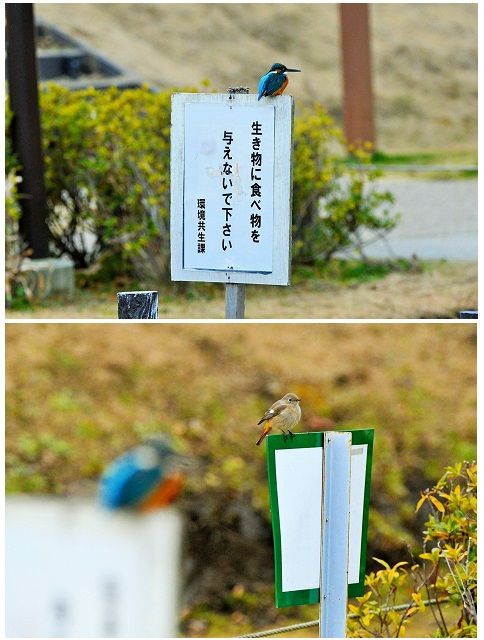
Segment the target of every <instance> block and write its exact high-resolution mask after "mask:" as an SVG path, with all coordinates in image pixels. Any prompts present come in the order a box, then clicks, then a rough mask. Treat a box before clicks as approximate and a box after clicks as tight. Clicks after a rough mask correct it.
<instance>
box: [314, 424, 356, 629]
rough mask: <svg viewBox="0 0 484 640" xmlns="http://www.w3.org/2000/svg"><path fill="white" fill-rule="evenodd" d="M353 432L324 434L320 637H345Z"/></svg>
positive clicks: (329, 432)
mask: <svg viewBox="0 0 484 640" xmlns="http://www.w3.org/2000/svg"><path fill="white" fill-rule="evenodd" d="M350 480H351V433H348V432H337V431H327V432H325V433H324V434H323V478H322V482H323V500H322V509H321V575H320V587H319V605H320V610H319V611H320V613H319V636H320V637H321V638H344V637H345V636H346V608H347V603H348V558H349V531H350Z"/></svg>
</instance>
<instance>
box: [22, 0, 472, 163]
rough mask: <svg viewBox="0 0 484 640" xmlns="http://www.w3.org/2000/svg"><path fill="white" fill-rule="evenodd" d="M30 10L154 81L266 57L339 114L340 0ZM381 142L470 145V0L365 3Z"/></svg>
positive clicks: (410, 146)
mask: <svg viewBox="0 0 484 640" xmlns="http://www.w3.org/2000/svg"><path fill="white" fill-rule="evenodd" d="M35 10H36V13H37V15H38V16H39V17H41V18H43V19H44V20H47V21H49V22H51V23H53V24H55V25H57V26H58V27H60V28H61V29H63V30H65V31H66V32H67V33H69V34H70V35H72V36H74V37H76V38H78V39H80V40H82V41H84V42H85V43H88V44H89V45H91V46H92V47H94V48H96V49H98V50H99V51H100V52H102V53H103V54H104V55H105V56H107V57H108V58H110V59H111V60H113V61H114V62H116V63H118V64H120V65H121V66H123V67H125V68H127V69H130V70H132V71H134V72H136V73H138V74H139V75H140V76H141V77H142V78H143V79H145V80H147V81H148V82H150V83H152V84H154V85H158V86H160V87H170V86H200V85H201V83H202V82H203V81H205V80H209V81H210V89H215V90H217V91H226V90H227V88H228V87H229V86H238V85H243V86H250V88H251V91H255V89H256V87H257V81H258V78H259V77H260V75H262V73H263V72H264V71H266V70H267V68H268V67H269V65H270V64H271V63H272V62H275V61H279V62H284V63H285V64H287V65H288V66H293V67H296V68H300V69H302V70H303V73H301V74H297V75H296V74H294V75H293V77H292V78H291V85H290V91H291V93H292V94H293V95H294V96H295V97H296V100H297V104H298V105H299V106H300V105H301V104H302V103H310V102H312V101H319V102H322V103H323V104H324V105H325V106H326V107H327V108H328V109H329V111H330V112H331V113H332V114H333V115H334V116H335V117H336V118H337V119H338V121H341V78H340V51H339V15H338V5H337V4H332V3H331V4H330V3H324V4H305V3H298V4H266V3H264V4H237V3H236V4H192V3H190V4H168V3H163V4H133V3H129V4H94V3H86V4H64V3H59V4H36V5H35ZM370 15H371V17H370V19H371V29H372V34H373V63H374V72H375V81H374V84H375V94H376V108H377V129H378V146H379V148H380V149H382V150H384V151H386V152H400V151H434V150H436V151H445V150H449V151H452V152H454V153H455V152H459V151H471V152H473V151H474V150H475V148H476V142H477V140H476V135H477V4H470V3H469V4H410V3H406V4H405V3H396V4H372V5H371V14H370Z"/></svg>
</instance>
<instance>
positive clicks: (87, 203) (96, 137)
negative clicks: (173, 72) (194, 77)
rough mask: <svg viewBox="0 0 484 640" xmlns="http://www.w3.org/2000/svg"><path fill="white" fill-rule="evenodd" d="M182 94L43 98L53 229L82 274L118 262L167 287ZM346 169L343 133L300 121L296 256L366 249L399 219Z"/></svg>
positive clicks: (58, 92) (317, 121)
mask: <svg viewBox="0 0 484 640" xmlns="http://www.w3.org/2000/svg"><path fill="white" fill-rule="evenodd" d="M173 91H175V90H174V89H170V90H166V91H162V92H160V93H153V92H152V91H150V90H149V88H148V87H142V88H139V89H130V90H119V89H117V88H114V87H113V88H110V89H107V90H103V91H99V90H94V89H86V90H82V91H75V92H73V91H69V90H68V89H65V88H63V87H60V86H58V85H54V84H50V85H47V86H46V87H44V88H43V89H42V91H41V95H40V102H41V114H42V128H43V140H44V153H45V169H46V175H45V180H46V191H47V205H48V212H49V220H48V223H49V228H50V231H51V233H52V237H53V240H54V243H55V247H56V250H57V252H58V253H59V254H62V253H67V254H69V255H70V256H71V257H72V258H73V260H74V262H75V264H76V266H77V267H79V268H87V267H94V268H97V267H99V266H100V264H101V263H102V262H103V259H104V258H105V257H106V256H108V257H109V258H110V259H112V258H113V257H115V260H114V264H115V266H116V270H117V271H120V270H121V271H124V272H127V273H130V274H131V275H134V276H136V277H141V278H143V277H147V278H150V279H157V280H161V281H169V255H170V241H169V206H170V201H169V191H170V164H169V163H170V110H171V94H172V93H173ZM353 151H354V157H355V158H357V160H358V164H357V165H352V166H348V165H345V164H344V163H343V162H342V159H343V158H344V157H345V156H346V154H347V149H346V147H345V143H344V140H343V136H342V133H341V131H340V130H339V129H338V128H337V127H336V126H335V125H334V123H333V121H332V120H331V118H330V117H329V116H328V114H327V113H326V112H325V111H324V109H323V108H322V107H320V106H316V107H315V108H314V109H313V110H312V111H305V112H303V113H302V114H301V115H300V116H298V117H296V119H295V126H294V184H293V200H294V206H293V243H294V247H293V256H294V260H295V262H303V263H312V262H314V261H317V260H323V261H324V260H328V259H329V258H330V257H331V256H332V255H333V254H334V253H335V252H336V251H338V250H341V249H345V248H348V247H352V248H357V249H359V250H360V252H361V251H362V248H363V242H362V239H361V232H362V230H363V229H367V230H371V231H375V232H378V233H384V232H386V231H388V230H389V229H391V228H392V227H393V226H394V224H395V221H394V219H393V218H392V217H391V215H390V213H389V211H388V208H385V207H383V210H382V211H381V212H380V209H382V205H386V204H388V203H390V202H391V196H390V194H388V193H386V192H380V191H378V190H376V189H375V188H374V187H373V186H372V183H373V181H374V178H375V174H374V173H372V172H367V171H364V172H363V171H361V170H360V166H361V163H363V162H366V161H367V160H368V154H366V153H364V152H362V151H356V150H353Z"/></svg>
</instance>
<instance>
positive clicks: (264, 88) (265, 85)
mask: <svg viewBox="0 0 484 640" xmlns="http://www.w3.org/2000/svg"><path fill="white" fill-rule="evenodd" d="M286 84H287V76H285V75H284V74H283V73H274V72H272V71H269V72H268V73H266V74H265V75H264V76H262V78H261V79H260V81H259V92H258V95H257V100H260V99H261V98H262V97H263V96H273V95H276V94H277V91H280V90H281V89H284V87H285V86H286Z"/></svg>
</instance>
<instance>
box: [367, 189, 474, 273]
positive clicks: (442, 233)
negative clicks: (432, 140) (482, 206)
mask: <svg viewBox="0 0 484 640" xmlns="http://www.w3.org/2000/svg"><path fill="white" fill-rule="evenodd" d="M380 186H381V187H382V188H385V189H388V190H389V191H391V192H392V193H393V194H394V196H395V198H396V202H395V211H398V212H399V213H400V214H401V218H400V221H399V223H398V225H397V227H396V229H395V230H394V231H392V233H390V234H389V235H388V236H387V238H386V239H385V240H383V241H377V242H375V243H374V244H371V245H369V246H368V247H367V248H366V253H367V255H368V256H370V257H374V258H387V257H394V256H395V255H396V256H398V257H404V258H410V257H411V256H412V255H413V254H416V255H417V256H418V257H419V258H421V259H426V260H433V259H441V258H444V259H447V260H465V261H470V260H477V180H474V179H472V180H445V181H444V180H438V181H437V180H435V181H434V180H419V179H412V180H394V179H391V180H389V179H387V180H381V181H380Z"/></svg>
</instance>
